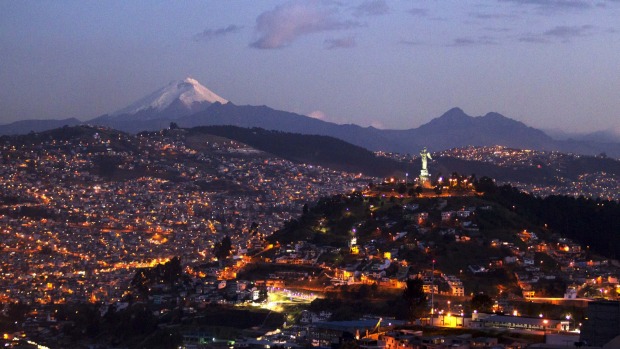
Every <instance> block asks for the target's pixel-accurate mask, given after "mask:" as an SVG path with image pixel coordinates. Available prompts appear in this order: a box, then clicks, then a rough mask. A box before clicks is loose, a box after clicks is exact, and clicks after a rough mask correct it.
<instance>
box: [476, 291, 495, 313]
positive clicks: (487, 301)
mask: <svg viewBox="0 0 620 349" xmlns="http://www.w3.org/2000/svg"><path fill="white" fill-rule="evenodd" d="M493 304H494V302H493V299H492V298H491V297H489V295H487V294H484V293H479V294H477V295H475V296H473V297H472V298H471V308H472V309H473V310H478V311H481V312H490V311H491V310H492V309H493Z"/></svg>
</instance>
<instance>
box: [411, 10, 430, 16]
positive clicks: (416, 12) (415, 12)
mask: <svg viewBox="0 0 620 349" xmlns="http://www.w3.org/2000/svg"><path fill="white" fill-rule="evenodd" d="M407 13H409V14H410V15H412V16H415V17H426V16H427V15H428V9H425V8H412V9H411V10H409V11H407Z"/></svg>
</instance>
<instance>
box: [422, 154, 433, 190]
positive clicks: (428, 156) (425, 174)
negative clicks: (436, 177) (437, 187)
mask: <svg viewBox="0 0 620 349" xmlns="http://www.w3.org/2000/svg"><path fill="white" fill-rule="evenodd" d="M420 157H421V159H422V170H420V184H421V185H422V186H423V187H429V186H430V183H431V175H430V174H429V173H428V159H431V160H433V158H431V153H429V152H428V151H427V150H426V148H424V149H422V152H421V153H420Z"/></svg>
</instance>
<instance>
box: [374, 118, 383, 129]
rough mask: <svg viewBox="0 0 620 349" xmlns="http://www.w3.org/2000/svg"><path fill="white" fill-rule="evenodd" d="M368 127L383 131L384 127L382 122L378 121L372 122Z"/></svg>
mask: <svg viewBox="0 0 620 349" xmlns="http://www.w3.org/2000/svg"><path fill="white" fill-rule="evenodd" d="M370 126H372V127H374V128H378V129H384V128H385V125H384V124H383V122H381V121H379V120H374V121H372V122H370Z"/></svg>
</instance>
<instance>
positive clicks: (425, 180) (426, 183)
mask: <svg viewBox="0 0 620 349" xmlns="http://www.w3.org/2000/svg"><path fill="white" fill-rule="evenodd" d="M419 178H420V185H421V186H422V188H430V187H431V175H430V174H429V173H428V171H427V170H422V171H420V177H419Z"/></svg>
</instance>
